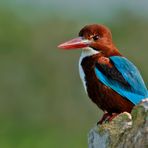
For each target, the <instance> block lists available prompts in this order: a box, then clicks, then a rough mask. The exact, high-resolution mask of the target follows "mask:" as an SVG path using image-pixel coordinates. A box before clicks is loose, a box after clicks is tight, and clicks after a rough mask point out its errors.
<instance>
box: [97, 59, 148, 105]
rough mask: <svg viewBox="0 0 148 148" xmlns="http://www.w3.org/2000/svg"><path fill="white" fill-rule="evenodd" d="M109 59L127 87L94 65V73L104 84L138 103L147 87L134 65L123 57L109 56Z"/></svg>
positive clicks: (145, 96)
mask: <svg viewBox="0 0 148 148" xmlns="http://www.w3.org/2000/svg"><path fill="white" fill-rule="evenodd" d="M110 60H111V61H112V63H113V64H114V66H115V67H116V69H117V70H118V72H119V73H120V74H121V75H122V76H123V78H124V79H125V81H126V82H127V83H128V84H129V87H127V86H125V85H123V84H122V83H120V82H119V81H117V80H115V79H112V78H111V77H109V76H107V75H105V74H104V73H103V72H102V71H101V70H99V69H98V68H97V67H95V73H96V76H97V77H98V79H99V80H100V81H101V82H102V83H103V84H104V85H106V86H108V87H110V88H111V89H113V90H114V91H116V92H117V93H118V94H120V95H121V96H123V97H125V98H127V99H128V100H130V101H131V102H132V103H134V104H138V103H139V102H140V101H141V100H142V99H144V98H147V97H148V91H147V88H146V86H145V84H144V81H143V79H142V77H141V75H140V73H139V71H138V69H137V68H136V66H135V65H134V64H133V63H131V62H130V61H129V60H128V59H126V58H125V57H120V56H112V57H110Z"/></svg>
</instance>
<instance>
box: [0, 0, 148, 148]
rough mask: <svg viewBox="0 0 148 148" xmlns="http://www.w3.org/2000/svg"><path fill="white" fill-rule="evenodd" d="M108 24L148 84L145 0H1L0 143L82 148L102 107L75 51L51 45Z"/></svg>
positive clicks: (14, 147)
mask: <svg viewBox="0 0 148 148" xmlns="http://www.w3.org/2000/svg"><path fill="white" fill-rule="evenodd" d="M90 23H101V24H105V25H107V26H108V27H109V28H110V29H111V30H112V33H113V40H114V42H115V43H116V45H117V47H118V48H119V49H120V51H121V52H122V53H123V54H124V55H125V56H127V57H128V58H129V59H130V60H131V61H133V62H134V63H135V64H136V65H137V66H138V68H139V69H140V70H141V73H142V75H143V78H144V80H145V82H146V84H147V83H148V68H147V66H148V58H147V56H148V37H147V36H148V1H147V0H141V1H138V0H136V1H130V2H129V0H125V1H124V2H123V0H112V1H108V0H92V1H90V0H59V1H58V0H13V1H12V0H5V1H0V148H85V147H87V134H88V131H89V129H90V128H91V127H93V126H94V125H95V123H96V122H97V121H98V119H99V117H100V116H101V114H102V112H101V111H100V110H99V109H98V108H97V107H96V106H95V105H94V104H93V103H92V102H91V101H90V100H89V99H88V97H87V96H86V94H85V92H84V90H83V86H82V84H81V81H80V78H79V74H78V59H79V55H80V53H81V51H80V50H77V51H63V50H59V49H57V45H58V44H59V43H61V42H63V41H66V40H68V39H71V38H73V37H76V36H77V34H78V32H79V30H80V29H81V28H82V27H83V26H84V25H86V24H90Z"/></svg>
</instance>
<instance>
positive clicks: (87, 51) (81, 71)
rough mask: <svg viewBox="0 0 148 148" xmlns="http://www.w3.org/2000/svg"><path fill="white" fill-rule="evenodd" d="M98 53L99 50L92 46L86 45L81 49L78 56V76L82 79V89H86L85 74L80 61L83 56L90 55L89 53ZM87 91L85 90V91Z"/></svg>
mask: <svg viewBox="0 0 148 148" xmlns="http://www.w3.org/2000/svg"><path fill="white" fill-rule="evenodd" d="M98 53H100V52H99V51H96V50H94V49H93V48H91V47H86V48H83V49H82V53H81V56H80V59H79V74H80V78H81V80H82V83H83V86H84V89H85V91H86V90H87V89H86V85H85V83H86V82H85V74H84V71H83V68H82V66H81V62H82V60H83V58H85V57H87V56H91V55H94V54H98ZM86 92H87V91H86Z"/></svg>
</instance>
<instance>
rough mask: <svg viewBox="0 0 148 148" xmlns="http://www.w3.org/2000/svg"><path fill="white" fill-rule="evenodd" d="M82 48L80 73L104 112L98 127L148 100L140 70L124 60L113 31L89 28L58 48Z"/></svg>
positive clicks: (89, 92) (82, 30) (93, 25)
mask: <svg viewBox="0 0 148 148" xmlns="http://www.w3.org/2000/svg"><path fill="white" fill-rule="evenodd" d="M58 47H59V48H62V49H66V50H70V49H82V53H81V56H80V59H79V73H80V78H81V80H82V82H83V85H84V89H85V91H86V93H87V94H88V96H89V98H90V99H91V100H92V101H93V102H94V103H95V104H96V105H97V106H98V107H99V108H100V109H101V110H102V111H103V112H104V114H103V116H102V118H101V119H100V120H99V122H98V124H102V123H103V122H104V121H111V120H112V119H113V118H115V117H116V116H117V115H118V114H120V113H122V112H128V113H131V110H132V108H133V107H134V106H135V105H137V104H138V103H140V102H141V101H142V100H143V99H145V98H147V97H148V90H147V88H146V85H145V83H144V81H143V79H142V77H141V74H140V72H139V70H138V69H137V67H136V66H135V65H134V64H133V63H132V62H131V61H130V60H128V59H127V58H126V57H124V56H123V55H122V54H121V53H120V52H119V50H118V49H117V47H116V46H115V44H114V43H113V41H112V34H111V31H110V29H109V28H107V27H106V26H104V25H101V24H91V25H86V26H85V27H84V28H82V29H81V30H80V32H79V36H78V37H77V38H74V39H72V40H69V41H67V42H65V43H62V44H60V45H59V46H58Z"/></svg>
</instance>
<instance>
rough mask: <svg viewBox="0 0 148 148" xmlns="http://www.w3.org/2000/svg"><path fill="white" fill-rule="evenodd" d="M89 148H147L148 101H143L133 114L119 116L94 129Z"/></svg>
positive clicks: (89, 136)
mask: <svg viewBox="0 0 148 148" xmlns="http://www.w3.org/2000/svg"><path fill="white" fill-rule="evenodd" d="M88 144H89V148H147V147H148V101H142V102H141V103H140V104H139V105H137V106H135V107H134V108H133V110H132V112H131V114H129V113H126V112H124V113H122V114H119V115H118V116H117V117H116V118H114V119H113V120H112V121H111V122H108V123H103V124H101V125H98V126H95V127H94V128H92V129H91V130H90V132H89V135H88Z"/></svg>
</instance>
